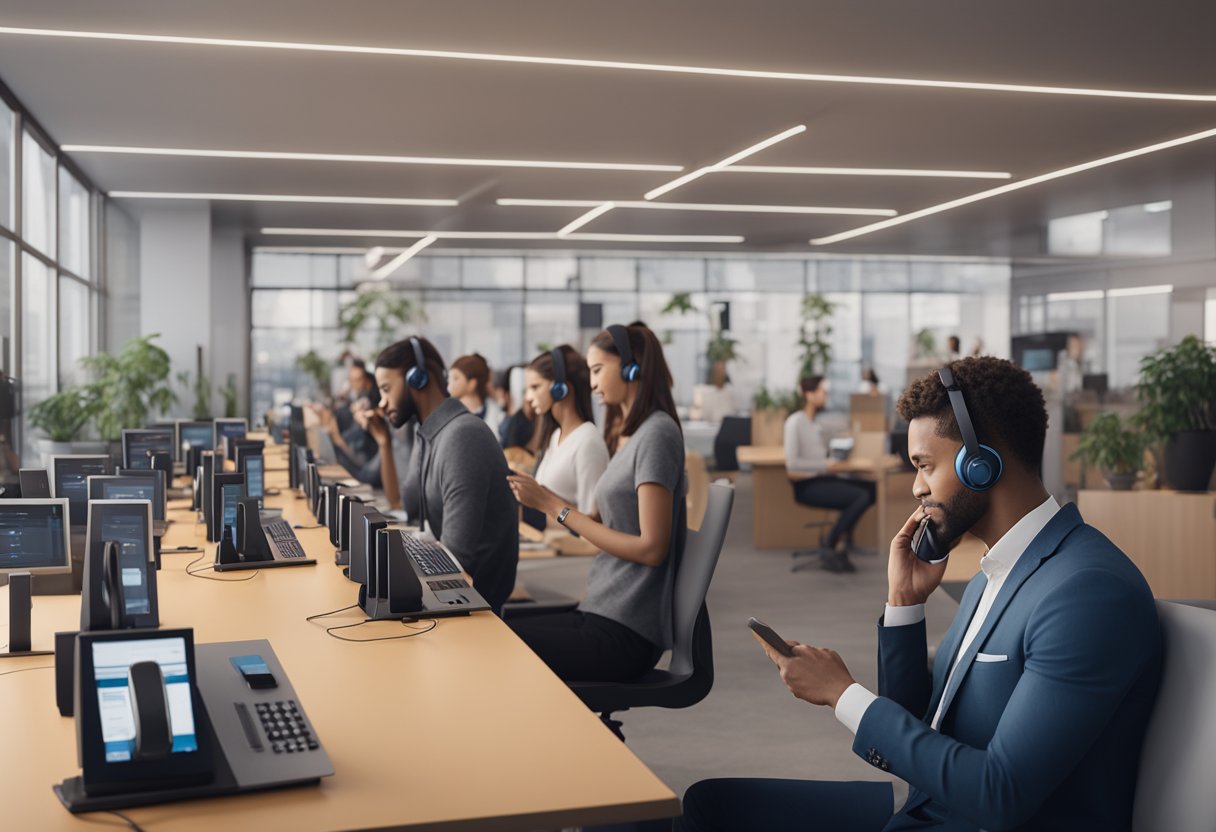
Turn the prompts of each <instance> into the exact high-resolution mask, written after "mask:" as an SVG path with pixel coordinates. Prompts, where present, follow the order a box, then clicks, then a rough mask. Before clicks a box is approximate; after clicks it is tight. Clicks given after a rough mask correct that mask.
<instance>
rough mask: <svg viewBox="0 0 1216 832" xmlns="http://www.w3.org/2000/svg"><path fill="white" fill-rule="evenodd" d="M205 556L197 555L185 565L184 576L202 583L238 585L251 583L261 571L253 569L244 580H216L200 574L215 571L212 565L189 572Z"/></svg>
mask: <svg viewBox="0 0 1216 832" xmlns="http://www.w3.org/2000/svg"><path fill="white" fill-rule="evenodd" d="M206 556H207V555H206V553H203V554H201V555H199V556H198V557H196V558H195V559H194V560H192V561H190V562H189V563H187V564H186V574H187V575H189V576H190V577H191V578H202V579H203V580H204V581H219V582H220V583H222V584H239V583H242V582H243V581H252V580H253V579H254V578H256V577H257V576H258V573H259V572H261V571H262V570H261V569H255V570H253V574H252V575H247V576H245V577H244V578H217V577H215V576H214V575H203V574H200V573H202V572H206V571H208V570H209V569H215V566H214V565H212V564H208V565H207V566H204V567H203V568H202V569H195V570H194V571H191V570H190V567H191V566H194V564H196V563H198V562H199V561H200V560H202V559H203V558H205V557H206Z"/></svg>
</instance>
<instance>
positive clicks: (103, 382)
mask: <svg viewBox="0 0 1216 832" xmlns="http://www.w3.org/2000/svg"><path fill="white" fill-rule="evenodd" d="M158 337H160V334H159V333H154V334H152V335H145V336H144V337H142V338H133V339H131V340H130V341H128V342H127V343H126V344H124V345H123V347H122V349H121V350H119V351H118V353H117V354H116V355H110V354H109V353H98V354H97V355H92V356H88V357H87V358H82V359H80V366H82V367H84V368H85V369H86V370H88V371H89V372H90V373H91V374H92V381H91V382H89V384H88V385H87V386H86V388H85V390H86V395H87V396H88V398H89V399H90V401H91V402H92V405H93V408H94V422H95V424H96V425H97V430H98V432H99V433H100V434H101V438H102V439H106V440H110V441H115V440H117V439H119V438H120V437H121V436H122V431H123V428H136V427H143V426H144V425H146V424H147V423H148V422H149V421H150V417H151V416H152V415H153V414H159V413H164V412H165V411H167V410H168V409H169V408H170V407H172V406H173V403H174V402H176V401H177V396H176V395H175V394H174V393H173V389H172V388H171V387H170V386H169V372H170V366H169V353H167V352H165V351H164V350H163V349H161V348H160V347H158V346H157V345H156V344H153V343H152V340H153V339H154V338H158Z"/></svg>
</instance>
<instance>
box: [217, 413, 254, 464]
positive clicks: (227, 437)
mask: <svg viewBox="0 0 1216 832" xmlns="http://www.w3.org/2000/svg"><path fill="white" fill-rule="evenodd" d="M248 431H249V427H248V424H247V423H246V422H245V420H244V419H216V420H215V440H214V444H213V445H212V446H211V447H212V448H213V449H218V448H219V447H220V443H221V442H223V443H225V447H226V449H227V452H226V453H225V454H224V456H225V458H226V459H232V453H233V450H234V449H233V444H232V443H233V441H234V440H236V439H244V438H245V434H246V433H247V432H248Z"/></svg>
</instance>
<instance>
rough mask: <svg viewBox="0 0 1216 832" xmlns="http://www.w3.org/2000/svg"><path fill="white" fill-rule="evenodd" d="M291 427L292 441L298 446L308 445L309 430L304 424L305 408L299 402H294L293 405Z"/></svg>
mask: <svg viewBox="0 0 1216 832" xmlns="http://www.w3.org/2000/svg"><path fill="white" fill-rule="evenodd" d="M289 427H290V436H291V441H292V442H293V443H294V444H295V445H296V446H297V447H300V448H305V447H308V430H307V428H306V426H305V424H304V408H303V407H301V406H300V405H298V404H293V405H292V406H291V421H290V424H289Z"/></svg>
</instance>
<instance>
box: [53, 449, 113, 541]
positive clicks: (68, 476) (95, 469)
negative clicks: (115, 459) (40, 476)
mask: <svg viewBox="0 0 1216 832" xmlns="http://www.w3.org/2000/svg"><path fill="white" fill-rule="evenodd" d="M51 470H52V471H53V473H54V480H53V482H52V485H53V486H54V489H55V496H56V497H67V498H68V514H69V515H70V516H71V521H72V525H73V526H76V527H84V526H85V525H86V524H87V523H88V506H89V477H96V476H104V475H106V474H108V473H110V458H109V457H105V456H53V457H51Z"/></svg>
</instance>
